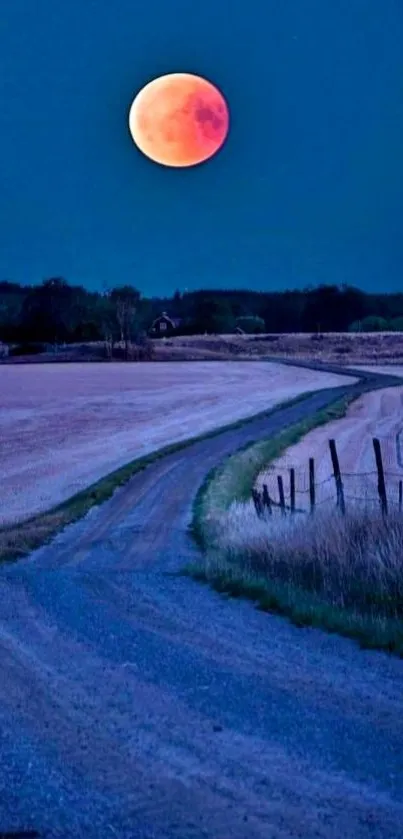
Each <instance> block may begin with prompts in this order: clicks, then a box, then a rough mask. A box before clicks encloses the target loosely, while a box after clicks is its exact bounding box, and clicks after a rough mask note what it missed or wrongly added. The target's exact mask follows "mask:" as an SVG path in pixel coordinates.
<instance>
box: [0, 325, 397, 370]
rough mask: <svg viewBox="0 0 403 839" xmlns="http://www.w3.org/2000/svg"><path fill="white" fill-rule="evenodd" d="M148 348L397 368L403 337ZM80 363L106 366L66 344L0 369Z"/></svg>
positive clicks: (94, 351) (188, 342) (240, 340)
mask: <svg viewBox="0 0 403 839" xmlns="http://www.w3.org/2000/svg"><path fill="white" fill-rule="evenodd" d="M150 344H151V345H152V348H153V353H154V360H155V361H210V360H211V361H212V360H215V361H218V360H227V359H232V358H241V359H250V358H261V357H262V356H266V355H270V356H278V357H279V358H280V357H283V358H290V359H291V358H295V359H298V360H302V359H306V360H311V361H321V362H327V363H334V364H338V365H344V364H346V365H347V364H349V365H356V364H360V363H361V364H372V365H378V364H400V365H402V364H403V333H399V332H367V333H355V334H352V333H346V332H328V333H324V334H323V335H321V336H318V335H312V334H310V333H295V334H282V333H278V334H275V333H271V334H266V335H191V336H187V337H185V336H176V337H173V338H168V339H164V338H162V339H152V340H151V341H150ZM81 360H82V361H87V362H97V361H98V362H102V361H103V362H104V363H108V361H107V359H106V358H105V351H104V347H103V344H102V342H99V341H98V342H92V343H87V344H71V345H68V347H66V349H64V350H62V349H60V348H59V351H58V353H57V354H55V353H47V354H42V355H33V356H15V357H9V358H7V359H0V366H1V365H16V364H18V365H19V364H25V363H29V364H37V363H44V362H46V363H60V362H62V361H66V362H74V361H81Z"/></svg>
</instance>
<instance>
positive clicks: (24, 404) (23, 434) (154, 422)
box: [0, 361, 356, 527]
mask: <svg viewBox="0 0 403 839" xmlns="http://www.w3.org/2000/svg"><path fill="white" fill-rule="evenodd" d="M348 372H350V371H348ZM354 381H356V380H355V379H354V377H353V376H352V375H351V377H350V376H347V375H343V376H341V377H340V376H339V375H337V376H334V375H332V374H329V373H323V372H322V373H318V372H312V370H309V369H305V370H301V371H300V374H299V375H298V376H296V375H295V369H293V368H292V367H285V366H284V365H281V364H268V363H267V362H264V361H250V362H247V363H245V362H240V361H231V362H228V361H227V362H222V361H216V362H211V361H210V362H197V361H196V362H194V363H192V364H189V363H187V362H166V363H158V362H149V363H148V362H144V363H142V364H119V363H118V362H116V363H115V362H111V363H110V364H102V363H98V364H97V363H94V364H88V363H85V362H83V363H81V364H80V363H78V364H75V363H72V364H41V365H40V364H36V365H34V366H30V365H20V366H18V367H12V366H11V367H0V481H1V483H2V484H3V485H4V486H6V487H7V493H4V492H3V493H1V495H0V527H2V526H3V527H4V526H5V525H9V524H12V523H14V522H18V521H19V522H21V521H24V519H27V518H30V517H31V516H33V515H37V514H38V513H40V512H44V511H45V510H48V509H49V508H50V507H52V506H55V505H56V504H58V503H60V502H62V501H65V500H66V499H68V498H71V496H72V495H75V494H76V493H77V492H80V491H81V490H82V489H85V488H86V487H88V486H91V484H93V483H95V482H96V481H99V480H100V479H101V478H103V477H104V476H105V475H107V474H108V473H110V472H112V471H113V470H115V469H118V468H119V467H121V466H124V465H125V464H126V463H128V462H129V461H130V460H134V459H135V458H138V457H142V456H143V455H146V454H149V453H150V452H153V451H155V450H156V449H160V448H162V447H163V446H166V445H169V444H171V443H177V442H180V441H181V440H187V439H189V437H191V436H193V437H196V436H197V435H198V434H203V433H205V432H208V431H211V430H213V429H215V428H217V427H219V426H220V425H221V426H222V425H226V424H228V423H231V422H234V421H235V420H238V419H244V418H245V417H247V416H253V414H257V413H258V412H259V411H268V410H269V409H270V408H272V407H274V405H275V404H276V403H278V402H283V401H285V400H286V399H291V398H292V397H294V396H297V395H298V394H301V393H306V392H308V391H313V390H320V389H321V388H328V387H333V386H334V387H338V386H339V385H345V384H347V385H350V384H353V382H354Z"/></svg>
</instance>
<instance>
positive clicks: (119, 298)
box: [109, 285, 140, 361]
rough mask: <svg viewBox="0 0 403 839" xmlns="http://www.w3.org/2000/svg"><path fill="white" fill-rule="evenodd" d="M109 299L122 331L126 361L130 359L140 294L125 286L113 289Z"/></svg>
mask: <svg viewBox="0 0 403 839" xmlns="http://www.w3.org/2000/svg"><path fill="white" fill-rule="evenodd" d="M109 298H110V300H111V302H112V304H113V307H114V313H115V317H116V321H117V324H118V326H119V330H120V340H121V341H123V342H124V349H125V358H126V361H127V359H128V357H129V345H130V343H131V340H132V335H133V328H134V323H135V316H136V312H137V307H138V303H139V300H140V292H139V291H137V289H136V288H133V286H129V285H125V286H119V287H117V288H114V289H112V291H111V292H110V295H109Z"/></svg>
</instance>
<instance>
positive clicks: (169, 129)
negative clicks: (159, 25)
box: [129, 73, 229, 167]
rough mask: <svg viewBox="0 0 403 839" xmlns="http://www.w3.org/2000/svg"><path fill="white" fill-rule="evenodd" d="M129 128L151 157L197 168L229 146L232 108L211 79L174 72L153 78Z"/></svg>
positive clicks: (134, 106) (136, 103)
mask: <svg viewBox="0 0 403 839" xmlns="http://www.w3.org/2000/svg"><path fill="white" fill-rule="evenodd" d="M129 126H130V131H131V134H132V137H133V140H134V142H135V144H136V145H137V147H138V148H139V149H140V151H142V152H143V154H145V155H146V156H147V157H149V158H150V159H151V160H154V161H155V162H157V163H161V164H163V165H165V166H176V167H186V166H194V165H195V164H197V163H202V162H203V161H205V160H207V159H208V158H210V157H212V156H213V155H214V154H216V152H217V151H218V150H219V149H220V148H221V146H222V145H223V144H224V142H225V140H226V138H227V134H228V129H229V111H228V106H227V104H226V102H225V99H224V97H223V95H222V94H221V93H220V91H219V90H218V89H217V88H216V87H215V86H214V85H212V84H211V82H208V81H207V80H206V79H203V78H201V77H200V76H193V75H191V74H188V73H172V74H170V75H168V76H161V77H160V78H159V79H154V81H152V82H150V83H149V84H148V85H146V86H145V87H144V88H143V89H142V90H141V91H140V92H139V93H138V95H137V96H136V98H135V99H134V101H133V104H132V106H131V109H130V114H129Z"/></svg>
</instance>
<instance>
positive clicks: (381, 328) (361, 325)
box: [348, 315, 389, 332]
mask: <svg viewBox="0 0 403 839" xmlns="http://www.w3.org/2000/svg"><path fill="white" fill-rule="evenodd" d="M388 329H389V324H388V321H387V320H386V319H385V318H381V317H378V315H368V317H366V318H363V319H362V320H355V321H353V323H350V326H349V327H348V331H349V332H385V331H387V330H388Z"/></svg>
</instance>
